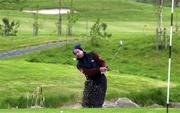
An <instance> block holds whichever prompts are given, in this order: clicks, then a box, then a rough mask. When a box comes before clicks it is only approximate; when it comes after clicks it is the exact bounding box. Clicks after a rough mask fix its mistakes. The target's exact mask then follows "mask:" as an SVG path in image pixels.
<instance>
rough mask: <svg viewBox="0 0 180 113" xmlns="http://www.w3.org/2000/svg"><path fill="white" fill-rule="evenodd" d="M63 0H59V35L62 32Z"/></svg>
mask: <svg viewBox="0 0 180 113" xmlns="http://www.w3.org/2000/svg"><path fill="white" fill-rule="evenodd" d="M61 5H62V3H61V0H59V18H58V36H60V35H61V34H62V18H61V12H60V11H61Z"/></svg>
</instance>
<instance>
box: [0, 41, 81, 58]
mask: <svg viewBox="0 0 180 113" xmlns="http://www.w3.org/2000/svg"><path fill="white" fill-rule="evenodd" d="M74 42H78V40H68V41H67V42H66V41H58V42H49V43H45V44H40V45H37V46H31V47H26V48H20V49H15V50H10V51H6V52H0V58H6V57H10V56H15V55H22V54H27V53H31V52H34V51H41V50H43V49H46V48H51V47H56V46H62V45H64V44H66V43H74Z"/></svg>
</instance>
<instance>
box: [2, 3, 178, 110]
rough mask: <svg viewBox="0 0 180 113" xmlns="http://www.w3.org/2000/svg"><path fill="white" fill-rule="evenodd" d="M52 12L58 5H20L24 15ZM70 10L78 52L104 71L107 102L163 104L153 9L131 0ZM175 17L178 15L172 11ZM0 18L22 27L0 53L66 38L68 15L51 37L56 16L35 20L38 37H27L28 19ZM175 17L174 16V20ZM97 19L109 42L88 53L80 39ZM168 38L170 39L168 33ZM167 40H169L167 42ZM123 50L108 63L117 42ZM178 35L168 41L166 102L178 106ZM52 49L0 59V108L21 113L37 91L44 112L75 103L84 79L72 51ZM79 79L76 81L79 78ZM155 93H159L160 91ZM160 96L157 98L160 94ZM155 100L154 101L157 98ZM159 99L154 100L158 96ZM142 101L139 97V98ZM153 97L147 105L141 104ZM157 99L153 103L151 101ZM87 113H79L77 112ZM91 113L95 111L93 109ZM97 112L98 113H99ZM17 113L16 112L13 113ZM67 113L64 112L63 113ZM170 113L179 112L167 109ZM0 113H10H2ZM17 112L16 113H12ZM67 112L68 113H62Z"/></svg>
mask: <svg viewBox="0 0 180 113" xmlns="http://www.w3.org/2000/svg"><path fill="white" fill-rule="evenodd" d="M37 2H39V3H40V8H54V7H57V2H58V0H53V1H52V0H43V1H42V0H34V2H33V3H32V1H29V0H27V2H26V3H23V4H21V5H22V6H23V5H24V6H26V7H27V9H32V8H34V7H36V5H37V4H36V3H37ZM68 2H69V1H64V3H63V7H69V4H68ZM75 10H77V11H78V12H79V13H78V15H79V20H78V22H77V23H76V24H75V26H74V29H73V30H74V34H75V37H74V36H73V37H68V39H72V38H76V37H77V38H79V37H80V38H81V39H82V40H83V41H82V42H81V44H82V46H83V48H84V49H85V50H87V51H90V50H94V51H96V52H98V53H99V54H100V55H101V56H102V57H103V58H104V59H105V60H106V61H107V64H108V65H109V71H108V73H107V77H108V91H107V97H106V99H111V98H116V97H123V96H128V97H129V98H131V99H132V100H133V101H136V102H137V103H139V102H140V104H142V105H148V104H152V103H157V101H156V100H158V99H159V100H158V102H161V101H162V100H163V102H162V103H160V104H164V103H165V99H164V92H165V90H166V89H165V87H166V79H167V63H168V62H167V59H168V50H163V51H159V52H158V51H156V50H155V33H154V31H155V28H156V18H155V12H154V6H152V5H150V4H143V3H137V2H135V1H134V0H128V1H125V0H93V1H92V0H86V2H85V1H84V0H76V2H75ZM176 10H177V11H179V9H176ZM0 14H1V15H0V18H2V17H5V16H6V17H8V18H10V20H19V21H20V23H21V26H20V28H19V32H18V34H17V37H0V48H1V49H0V51H7V50H11V49H16V48H21V47H27V46H31V45H37V44H40V43H46V42H49V41H57V40H64V39H65V38H66V36H65V35H66V26H67V15H63V36H62V37H57V36H56V32H57V29H56V23H57V19H58V15H52V16H49V15H39V24H40V33H39V36H38V37H32V24H33V15H32V14H27V13H23V12H19V11H15V10H0ZM178 15H179V14H178ZM97 18H101V20H102V21H103V22H106V23H107V24H108V32H110V33H112V34H113V36H112V38H111V39H108V40H97V42H99V43H98V46H97V47H93V46H92V45H91V44H90V43H89V42H86V41H87V40H88V39H87V38H86V37H85V36H84V35H82V34H87V33H88V31H89V30H90V26H91V25H92V24H93V23H94V21H95V20H96V19H97ZM169 19H170V8H168V7H166V8H164V9H163V21H164V23H163V25H164V27H167V28H168V27H169ZM167 34H168V35H169V33H167ZM168 37H169V36H168ZM120 40H122V41H123V47H122V48H121V49H120V52H119V53H118V54H117V56H116V57H115V58H114V59H113V60H112V58H113V56H114V54H115V52H116V51H117V49H118V48H119V41H120ZM179 41H180V40H179V35H178V33H176V34H174V38H173V52H172V56H173V61H172V79H171V80H172V87H171V95H170V97H171V98H170V99H171V101H180V95H179V93H178V92H179V90H180V86H179V81H180V78H179V77H178V73H180V71H179V70H178V69H179V68H180V65H179V64H180V63H179V61H180V60H179V57H180V53H179V51H178V50H179V47H180V46H179ZM73 45H74V44H70V45H67V48H66V46H64V47H56V48H51V49H47V50H44V51H41V52H35V53H32V54H28V55H23V56H17V57H11V58H7V59H0V75H1V76H0V81H1V83H2V84H1V85H0V103H1V108H8V106H9V107H15V106H17V105H19V107H25V104H23V103H25V102H26V96H27V94H28V93H30V94H32V92H33V91H34V90H35V88H36V87H37V86H42V87H43V92H44V96H45V98H46V102H45V105H46V107H59V106H61V105H63V104H64V103H73V102H80V101H81V96H82V94H81V93H82V88H83V81H84V78H83V77H81V76H83V75H81V74H80V73H79V72H78V71H77V69H76V68H75V64H76V62H75V61H73V60H72V59H73V57H74V56H73V55H72V47H73ZM79 75H80V76H79ZM159 89H160V90H159ZM159 91H160V92H159ZM159 93H162V94H160V97H162V98H159V97H158V96H159V95H158V94H159ZM157 95H158V96H157ZM141 96H142V97H141ZM148 96H152V98H151V99H150V100H148V99H146V98H144V97H148ZM153 96H157V97H158V99H157V98H153ZM44 110H45V112H56V111H57V112H59V111H58V110H57V109H50V110H49V109H42V110H39V111H36V110H29V109H27V110H22V112H42V111H44ZM84 110H86V111H87V112H92V111H91V110H88V109H80V110H77V112H84ZM95 110H96V109H95ZM98 110H99V111H98ZM121 110H122V111H123V113H126V112H127V113H129V112H138V113H139V112H143V113H144V112H147V113H151V112H158V113H159V112H164V110H162V109H151V110H149V109H133V110H129V109H105V111H103V112H109V111H111V112H112V111H113V112H117V113H118V112H119V111H121ZM13 111H14V112H16V110H13ZM65 111H66V110H65ZM97 111H98V112H102V111H101V109H97ZM172 111H173V112H174V113H176V112H178V111H177V110H175V109H172ZM3 112H11V111H8V110H5V111H3ZM17 112H21V110H17ZM67 112H72V111H71V110H67Z"/></svg>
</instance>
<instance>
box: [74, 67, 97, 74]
mask: <svg viewBox="0 0 180 113" xmlns="http://www.w3.org/2000/svg"><path fill="white" fill-rule="evenodd" d="M77 68H78V70H79V71H80V72H82V73H83V74H85V75H88V76H93V75H96V74H98V73H99V72H100V69H99V68H91V69H87V68H84V67H80V66H77Z"/></svg>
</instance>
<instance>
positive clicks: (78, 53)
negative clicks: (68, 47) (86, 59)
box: [74, 49, 84, 58]
mask: <svg viewBox="0 0 180 113" xmlns="http://www.w3.org/2000/svg"><path fill="white" fill-rule="evenodd" d="M74 54H75V56H76V58H82V57H83V56H84V52H83V51H82V50H80V49H74Z"/></svg>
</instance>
